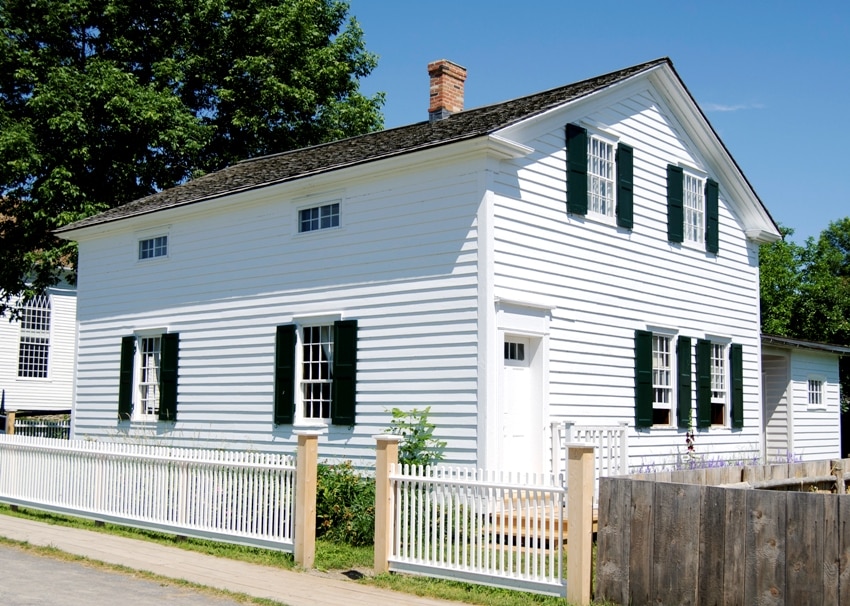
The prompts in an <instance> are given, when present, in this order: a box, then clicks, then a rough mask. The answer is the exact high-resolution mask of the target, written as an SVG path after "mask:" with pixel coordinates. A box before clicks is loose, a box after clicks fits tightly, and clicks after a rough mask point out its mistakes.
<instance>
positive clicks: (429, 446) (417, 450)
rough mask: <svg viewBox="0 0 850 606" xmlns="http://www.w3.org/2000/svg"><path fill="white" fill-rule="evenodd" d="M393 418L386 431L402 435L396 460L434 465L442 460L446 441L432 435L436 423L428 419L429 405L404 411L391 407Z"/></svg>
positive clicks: (405, 463)
mask: <svg viewBox="0 0 850 606" xmlns="http://www.w3.org/2000/svg"><path fill="white" fill-rule="evenodd" d="M392 414H393V418H392V419H391V420H390V427H389V428H388V429H387V430H386V431H387V433H391V434H395V435H398V436H402V437H404V440H403V441H402V443H401V444H399V447H398V462H399V463H401V464H402V465H422V466H427V465H434V464H436V463H439V462H440V461H442V460H443V451H444V450H445V448H446V443H445V441H443V440H438V439H436V438H435V437H434V429H436V427H437V426H436V425H434V423H431V422H430V421H429V420H428V415H429V414H431V407H430V406H428V407H426V408H425V409H424V410H419V409H417V408H414V409H413V410H411V411H409V412H405V411H403V410H402V409H400V408H393V410H392Z"/></svg>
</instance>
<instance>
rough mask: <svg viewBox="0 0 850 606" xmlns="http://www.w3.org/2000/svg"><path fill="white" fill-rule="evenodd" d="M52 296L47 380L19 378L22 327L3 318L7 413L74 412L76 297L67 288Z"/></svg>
mask: <svg viewBox="0 0 850 606" xmlns="http://www.w3.org/2000/svg"><path fill="white" fill-rule="evenodd" d="M48 292H49V295H50V353H49V354H48V355H49V358H48V363H47V375H48V376H47V378H46V379H42V378H30V377H18V353H19V347H20V342H21V327H20V323H19V322H17V321H9V319H8V318H0V388H2V389H3V390H5V392H6V409H7V410H39V409H42V410H60V409H68V410H70V408H71V403H72V397H73V385H74V347H75V332H76V313H77V296H76V292H75V291H74V290H73V289H71V288H68V287H62V286H57V287H54V288H51V289H49V290H48Z"/></svg>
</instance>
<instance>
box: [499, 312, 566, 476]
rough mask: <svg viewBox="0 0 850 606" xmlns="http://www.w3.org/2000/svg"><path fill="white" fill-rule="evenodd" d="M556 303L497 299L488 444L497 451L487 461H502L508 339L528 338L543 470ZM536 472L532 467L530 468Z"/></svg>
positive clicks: (538, 456) (540, 458)
mask: <svg viewBox="0 0 850 606" xmlns="http://www.w3.org/2000/svg"><path fill="white" fill-rule="evenodd" d="M552 308H553V306H551V305H547V304H543V305H541V304H532V303H528V302H518V301H513V300H511V301H508V300H505V299H501V300H497V304H496V328H497V330H496V339H494V343H493V347H492V351H491V360H492V363H491V364H490V368H491V370H493V371H494V375H495V376H496V378H497V381H496V385H498V386H499V388H498V389H497V391H496V398H495V402H494V403H493V404H495V405H494V406H492V407H491V412H492V413H494V414H493V417H492V418H493V419H494V420H495V421H496V422H495V423H491V424H489V431H490V432H491V433H490V435H489V436H488V437H489V439H488V440H487V442H488V444H491V445H493V446H494V450H493V451H492V452H490V453H488V456H487V460H488V461H490V462H491V464H496V465H498V464H499V463H501V461H502V458H501V457H502V454H501V453H502V444H503V441H504V436H503V434H502V419H503V415H504V413H505V404H504V400H503V397H502V394H501V386H502V385H503V384H504V372H505V370H504V368H505V359H504V344H505V338H506V337H508V338H510V337H518V338H523V339H528V341H529V351H528V352H527V354H526V355H527V356H529V357H530V359H529V371H530V372H531V391H532V394H531V399H532V402H533V411H534V419H533V423H534V424H535V425H536V426H537V427H538V432H539V437H540V439H539V440H537V442H536V448H537V451H538V452H535V456H534V460H535V461H537V462H539V463H538V466H539V467H540V469H535V470H533V471H543V470H544V469H543V467H544V462H545V457H546V453H547V452H548V451H547V449H546V447H547V444H548V443H547V441H546V433H545V429H546V428H545V427H544V424H545V423H546V420H547V419H548V418H549V389H548V385H549V323H550V321H551V312H552ZM529 471H532V470H529Z"/></svg>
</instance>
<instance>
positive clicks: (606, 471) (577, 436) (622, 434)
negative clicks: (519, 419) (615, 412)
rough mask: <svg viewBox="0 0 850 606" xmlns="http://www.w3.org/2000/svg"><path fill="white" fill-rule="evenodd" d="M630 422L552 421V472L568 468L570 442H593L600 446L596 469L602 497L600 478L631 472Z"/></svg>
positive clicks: (596, 458)
mask: <svg viewBox="0 0 850 606" xmlns="http://www.w3.org/2000/svg"><path fill="white" fill-rule="evenodd" d="M628 427H629V425H628V423H620V424H619V425H576V424H575V423H572V422H570V421H552V422H551V424H550V437H551V461H552V473H553V474H556V475H557V474H559V473H563V472H564V470H565V469H566V468H567V460H566V457H567V444H571V443H572V444H590V445H592V446H595V447H596V454H595V457H594V471H595V474H594V475H595V477H596V488H595V491H594V494H595V495H596V497H595V498H594V505H595V500H596V499H598V497H599V478H601V477H608V476H619V475H625V474H627V473H629V441H628V436H627V435H626V432H627V431H628Z"/></svg>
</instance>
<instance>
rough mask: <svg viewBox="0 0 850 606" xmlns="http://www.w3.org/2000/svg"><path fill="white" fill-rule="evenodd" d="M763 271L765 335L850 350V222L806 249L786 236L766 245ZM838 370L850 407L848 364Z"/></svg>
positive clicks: (808, 243) (830, 230)
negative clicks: (849, 397)
mask: <svg viewBox="0 0 850 606" xmlns="http://www.w3.org/2000/svg"><path fill="white" fill-rule="evenodd" d="M782 232H783V236H788V235H791V234H793V230H790V229H785V228H783V230H782ZM759 270H760V272H761V284H760V292H761V327H762V331H763V332H765V333H767V334H774V335H779V336H784V337H790V338H797V339H807V340H809V341H820V342H823V343H833V344H836V345H845V346H850V217H845V218H844V219H840V220H838V221H833V222H832V223H830V224H829V226H828V227H827V228H826V229H825V230H824V231H823V232H821V234H820V236H819V237H818V238H817V239H815V238H808V239H807V240H806V243H805V246H798V245H796V244H794V243H792V242H788V241H787V240H785V238H784V237H783V239H782V240H779V241H777V242H774V243H773V244H769V245H766V246H762V247H761V251H760V253H759ZM840 368H841V384H842V387H843V389H842V391H843V397H844V399H845V406H846V405H847V399H848V396H850V359H847V358H845V359H843V360H842V361H841V366H840Z"/></svg>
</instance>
